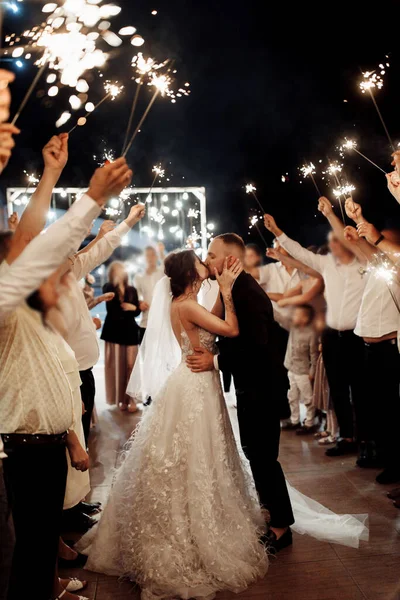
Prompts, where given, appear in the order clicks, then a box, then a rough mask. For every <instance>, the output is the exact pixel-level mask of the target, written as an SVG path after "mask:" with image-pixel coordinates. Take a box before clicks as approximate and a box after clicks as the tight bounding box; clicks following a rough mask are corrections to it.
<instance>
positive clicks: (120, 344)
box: [101, 262, 140, 412]
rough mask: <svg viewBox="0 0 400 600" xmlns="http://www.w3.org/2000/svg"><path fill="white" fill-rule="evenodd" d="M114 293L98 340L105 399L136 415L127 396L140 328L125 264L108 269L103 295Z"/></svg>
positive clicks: (116, 263)
mask: <svg viewBox="0 0 400 600" xmlns="http://www.w3.org/2000/svg"><path fill="white" fill-rule="evenodd" d="M106 292H114V294H115V296H114V299H113V300H111V301H110V302H107V304H106V306H107V316H106V319H105V321H104V327H103V331H102V334H101V339H102V340H104V341H105V343H106V347H105V379H106V400H107V403H108V404H117V405H118V406H119V408H120V409H121V410H128V411H129V412H136V410H137V407H136V404H135V403H134V402H133V400H132V398H130V397H129V396H128V395H127V394H126V387H127V385H128V381H129V377H130V375H131V372H132V369H133V366H134V364H135V360H136V356H137V353H138V344H139V327H138V325H137V323H136V321H135V318H136V317H137V316H138V315H139V314H140V308H139V298H138V294H137V291H136V288H134V287H133V286H131V285H129V281H128V273H127V272H126V270H125V267H124V264H123V263H121V262H113V263H111V265H110V266H109V269H108V283H106V284H105V285H104V286H103V293H106Z"/></svg>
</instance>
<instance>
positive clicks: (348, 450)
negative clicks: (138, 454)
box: [325, 440, 357, 456]
mask: <svg viewBox="0 0 400 600" xmlns="http://www.w3.org/2000/svg"><path fill="white" fill-rule="evenodd" d="M354 452H357V444H356V443H355V442H348V441H346V440H339V441H338V442H337V443H336V446H334V447H333V448H329V450H327V451H326V452H325V454H326V456H345V455H346V454H353V453H354Z"/></svg>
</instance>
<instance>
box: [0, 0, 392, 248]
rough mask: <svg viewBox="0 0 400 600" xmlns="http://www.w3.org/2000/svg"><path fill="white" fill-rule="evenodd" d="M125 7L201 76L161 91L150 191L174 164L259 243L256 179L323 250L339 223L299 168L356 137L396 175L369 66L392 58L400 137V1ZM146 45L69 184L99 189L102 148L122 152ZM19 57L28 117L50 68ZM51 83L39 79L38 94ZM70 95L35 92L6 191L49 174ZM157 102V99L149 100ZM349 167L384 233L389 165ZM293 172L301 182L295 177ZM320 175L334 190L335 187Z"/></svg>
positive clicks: (79, 144) (221, 225)
mask: <svg viewBox="0 0 400 600" xmlns="http://www.w3.org/2000/svg"><path fill="white" fill-rule="evenodd" d="M116 3H118V4H120V5H121V6H122V9H123V10H122V13H121V14H120V15H119V16H118V17H116V18H113V20H112V23H113V27H112V28H113V29H114V30H115V31H118V29H119V28H120V26H122V25H134V26H135V27H137V29H138V33H140V34H142V35H143V36H144V38H145V40H146V43H145V45H144V46H142V48H140V50H142V51H143V53H144V54H150V55H152V56H155V58H157V59H159V60H162V59H164V58H165V57H170V58H173V59H174V60H175V65H176V68H177V69H178V80H179V82H180V83H183V82H185V81H187V80H189V81H190V83H191V95H190V97H188V98H182V99H178V102H177V103H176V104H171V103H170V102H169V101H168V100H167V99H160V100H159V101H158V102H157V103H156V105H155V106H154V109H153V110H152V112H151V113H150V116H149V118H148V120H147V121H146V123H145V125H144V127H143V130H142V132H141V133H140V134H139V136H138V137H137V140H136V142H135V144H134V146H133V148H132V149H131V151H130V153H129V155H128V161H129V163H130V164H131V166H132V168H133V169H134V172H135V180H134V183H135V184H136V185H138V186H147V185H150V183H151V179H152V176H151V167H152V165H154V164H155V163H158V162H163V163H164V165H165V166H166V168H167V171H168V175H169V176H170V182H169V184H170V185H204V186H206V188H207V198H208V203H207V210H208V220H209V221H213V222H215V224H216V228H217V230H218V232H223V231H227V230H234V231H236V232H238V233H240V234H242V235H243V236H244V238H245V241H257V236H256V233H254V234H252V235H251V236H249V235H248V219H249V214H250V208H253V207H254V208H256V206H255V205H254V202H253V201H252V199H251V197H250V196H246V194H245V192H244V185H245V184H246V183H248V182H249V181H251V182H253V183H254V184H255V185H256V186H257V190H258V196H259V198H260V200H261V202H262V204H263V206H264V207H265V209H266V211H267V212H270V213H272V214H274V215H275V216H276V218H277V220H278V224H280V225H281V227H282V228H283V229H285V230H287V231H288V233H289V234H292V235H294V236H295V237H296V238H297V239H299V240H300V241H302V242H303V243H307V244H311V243H322V242H323V240H324V237H325V234H326V230H327V228H326V225H325V221H324V218H323V217H322V216H320V215H318V214H317V212H316V192H315V190H314V188H313V186H312V183H311V181H309V180H306V181H303V183H301V184H300V181H301V177H300V175H299V173H298V171H297V167H298V166H300V165H301V164H302V163H303V162H304V159H306V160H307V161H312V162H313V163H314V164H315V165H316V166H317V167H320V165H319V163H318V161H319V160H320V159H323V161H324V163H325V164H326V157H327V156H329V157H330V158H331V159H337V158H339V156H338V154H337V153H336V151H335V148H336V146H337V145H338V143H339V142H340V140H342V139H343V137H344V136H348V137H351V138H356V139H357V141H358V143H359V148H360V150H361V151H362V152H364V153H365V154H366V155H367V156H369V157H370V158H372V160H374V161H375V162H377V163H378V164H379V165H380V166H382V167H383V168H384V169H386V170H389V169H390V167H389V157H390V147H389V144H388V141H387V139H386V137H385V135H384V132H383V128H382V126H381V124H380V122H379V119H378V116H377V114H376V112H375V110H374V108H373V105H372V102H371V100H370V98H369V97H368V96H364V95H362V94H361V92H360V90H359V88H358V82H359V80H360V69H363V70H372V69H373V68H374V67H375V66H377V65H378V64H379V63H380V62H382V61H384V60H385V55H387V54H389V55H390V59H389V62H390V64H391V67H390V69H389V70H388V72H387V75H386V77H385V87H384V89H383V90H380V91H378V92H377V95H376V98H377V101H378V103H379V106H380V108H381V111H382V113H383V115H384V117H385V120H386V123H387V125H388V128H389V131H390V133H391V135H392V137H393V139H394V141H395V144H397V143H398V142H399V141H400V111H399V106H400V102H399V101H400V55H399V52H398V45H399V33H398V32H399V23H400V10H399V4H398V1H396V0H391V1H388V2H386V3H375V7H376V8H375V9H374V11H371V9H370V8H368V6H367V3H365V2H359V1H349V0H348V1H347V2H342V1H339V2H336V3H329V4H327V3H325V4H323V3H321V2H319V3H313V2H310V3H300V4H298V5H297V6H296V7H293V6H292V3H283V2H280V3H277V2H276V3H266V2H252V1H246V2H244V1H243V0H242V1H240V2H239V1H233V0H230V1H228V0H224V1H218V0H214V1H210V0H192V1H190V2H189V1H184V0H180V1H179V0H170V1H168V2H162V3H161V2H157V1H155V2H149V1H144V0H143V1H142V0H135V1H133V0H131V1H121V0H116ZM42 4H43V3H41V2H27V1H26V2H24V4H23V5H20V7H21V13H20V14H19V15H16V16H12V17H10V16H9V15H7V18H6V22H5V26H4V29H5V32H7V31H23V30H24V29H25V28H27V27H31V26H32V24H34V23H38V22H40V21H41V20H42V17H41V12H40V7H41V5H42ZM153 9H157V10H158V14H157V15H156V16H152V15H151V11H152V10H153ZM135 50H136V49H135V48H133V46H131V45H130V44H129V41H128V40H125V42H124V45H123V46H121V47H120V48H118V49H116V50H112V52H111V57H110V60H109V61H108V63H107V67H106V69H105V70H104V79H106V78H109V79H118V80H119V81H120V82H123V83H124V84H125V90H124V94H123V96H121V97H120V98H118V99H117V100H116V101H115V102H114V103H107V104H104V105H103V106H102V107H101V108H100V109H99V111H98V112H97V113H95V114H94V115H93V116H92V117H91V118H90V119H89V120H88V122H87V125H86V126H85V127H84V128H81V129H78V130H77V131H75V132H74V134H73V135H72V136H71V140H70V161H69V165H68V166H67V168H66V170H65V172H64V174H63V176H62V180H61V184H62V185H64V186H67V185H77V186H84V185H86V184H87V182H88V179H89V177H90V175H91V173H92V171H93V169H94V168H95V166H96V163H95V161H94V159H93V155H98V156H101V154H102V149H103V148H104V147H106V148H109V149H111V148H112V149H114V150H116V151H117V150H118V149H119V148H120V147H121V144H122V141H123V137H124V132H125V127H126V123H127V119H128V115H129V109H130V101H131V98H132V95H133V92H134V84H133V83H132V82H130V78H131V76H132V70H131V67H130V61H131V58H132V56H133V54H134V52H135ZM7 64H8V68H12V70H15V72H16V73H17V82H16V83H15V84H14V85H13V87H12V93H13V111H15V109H16V108H17V106H18V104H19V101H20V100H21V98H22V96H23V94H24V91H25V90H26V88H27V87H28V86H29V82H30V81H31V79H32V78H33V76H34V73H35V69H36V67H33V66H32V65H31V64H30V63H29V62H26V63H25V65H24V67H23V68H22V69H18V68H16V67H15V66H13V64H12V63H4V66H7ZM104 79H103V81H104ZM96 81H97V83H96V82H94V83H93V85H92V86H91V95H90V97H89V99H90V100H92V101H93V102H96V101H98V99H100V98H101V96H102V87H101V80H96ZM43 88H44V86H43V85H42V86H40V85H39V86H38V91H40V89H43ZM70 93H71V92H69V91H67V90H64V91H63V92H62V93H60V94H59V95H58V96H57V97H56V98H53V99H50V98H48V97H47V98H46V97H45V98H37V97H36V98H32V99H31V100H30V102H29V105H28V106H27V108H26V110H25V111H24V113H23V115H22V117H21V119H20V122H19V126H20V127H21V128H22V129H23V133H22V134H21V136H19V139H18V143H17V149H16V150H15V152H14V156H13V158H12V160H11V162H10V165H9V168H8V170H7V171H6V172H5V174H4V176H3V181H2V184H3V186H6V185H24V181H25V180H24V179H23V176H22V170H23V169H24V168H25V169H26V170H28V171H39V170H40V165H41V158H40V149H41V147H42V146H43V145H44V143H45V142H46V141H47V139H48V138H49V137H50V135H52V133H53V131H55V129H54V123H55V121H56V120H57V118H58V116H59V115H60V114H61V112H62V111H63V110H66V109H68V101H67V99H68V96H69V94H70ZM146 93H147V98H148V94H149V92H146ZM145 99H146V95H143V97H142V100H143V104H142V105H141V106H142V108H143V107H144V106H145V104H144V100H145ZM344 100H347V102H344ZM80 114H81V113H79V115H80ZM138 114H139V113H138ZM79 115H78V116H79ZM68 125H69V123H68ZM66 128H67V127H64V130H65V129H66ZM169 163H171V164H169ZM345 171H346V175H347V177H348V179H349V180H350V181H351V182H352V183H353V184H354V185H356V187H357V193H356V195H355V199H356V200H358V201H360V202H361V203H362V204H363V206H364V209H365V213H366V216H367V217H369V218H370V219H371V220H373V221H374V222H375V223H376V225H377V226H378V227H383V226H384V225H385V224H390V223H397V224H400V209H399V207H398V205H397V204H396V203H395V201H394V199H392V197H391V196H390V194H389V192H388V191H387V188H386V182H385V178H384V176H383V175H382V174H381V173H380V172H379V171H378V170H376V169H374V168H373V167H371V166H370V165H369V164H368V163H367V162H365V161H364V160H363V159H361V158H360V157H358V156H357V155H355V154H352V155H349V156H348V157H347V158H346V161H345ZM286 173H288V174H289V181H287V182H285V183H282V182H281V176H282V175H283V174H285V175H286ZM172 174H173V176H172ZM182 177H184V179H182ZM317 180H319V178H318V177H317ZM319 183H320V186H321V190H322V191H323V192H324V193H329V190H328V188H327V187H326V185H325V182H324V181H320V180H319ZM164 184H165V185H167V183H166V182H164ZM331 196H332V194H331ZM315 215H317V216H315ZM267 236H268V234H267ZM270 239H271V238H270V237H268V240H270Z"/></svg>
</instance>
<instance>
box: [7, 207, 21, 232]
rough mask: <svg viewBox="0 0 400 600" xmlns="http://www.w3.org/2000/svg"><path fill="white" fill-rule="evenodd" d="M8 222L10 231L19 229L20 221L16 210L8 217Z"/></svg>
mask: <svg viewBox="0 0 400 600" xmlns="http://www.w3.org/2000/svg"><path fill="white" fill-rule="evenodd" d="M7 223H8V229H9V230H10V231H15V230H16V229H17V227H18V223H19V217H18V213H16V212H15V211H14V212H13V213H12V215H11V216H10V217H8V220H7Z"/></svg>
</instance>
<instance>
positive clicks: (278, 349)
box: [273, 324, 291, 419]
mask: <svg viewBox="0 0 400 600" xmlns="http://www.w3.org/2000/svg"><path fill="white" fill-rule="evenodd" d="M288 341H289V332H288V331H286V329H283V327H281V326H280V325H278V324H276V331H275V340H274V342H275V343H274V348H273V352H274V359H275V360H276V361H277V363H278V364H277V369H276V373H275V375H276V378H277V381H276V393H277V399H279V406H280V418H281V419H289V417H290V412H291V411H290V405H289V399H288V391H289V377H288V372H287V369H286V367H285V366H284V364H283V363H284V362H285V356H286V350H287V345H288Z"/></svg>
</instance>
